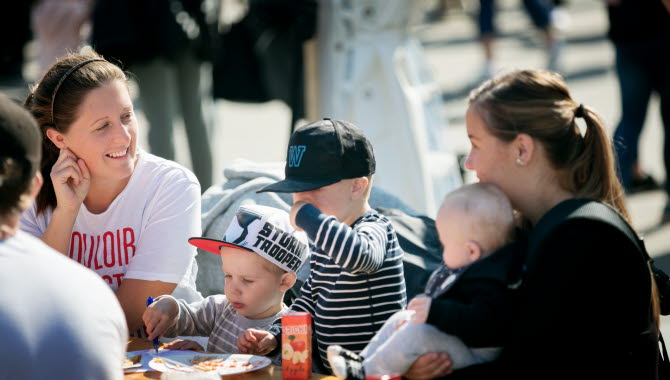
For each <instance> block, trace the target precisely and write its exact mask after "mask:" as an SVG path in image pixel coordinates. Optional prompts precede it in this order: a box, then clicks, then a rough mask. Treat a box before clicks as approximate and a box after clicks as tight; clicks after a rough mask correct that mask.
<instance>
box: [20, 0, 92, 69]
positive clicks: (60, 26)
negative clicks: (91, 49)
mask: <svg viewBox="0 0 670 380" xmlns="http://www.w3.org/2000/svg"><path fill="white" fill-rule="evenodd" d="M93 1H95V0H39V1H37V3H36V4H35V6H34V7H33V8H32V11H31V13H30V26H31V28H32V30H33V33H34V36H35V39H36V41H37V44H38V49H37V62H38V67H39V75H43V74H44V73H45V72H46V71H47V69H49V67H50V66H51V65H52V64H53V63H54V62H56V60H57V59H58V58H60V57H62V56H64V55H65V54H67V53H68V52H70V51H76V50H78V49H79V48H80V47H81V46H82V45H83V44H84V42H85V40H86V38H87V33H86V32H87V31H86V30H85V29H84V28H83V27H84V25H85V24H86V23H87V22H88V21H89V19H90V16H91V7H92V6H93Z"/></svg>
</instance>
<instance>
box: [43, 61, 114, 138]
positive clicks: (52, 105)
mask: <svg viewBox="0 0 670 380" xmlns="http://www.w3.org/2000/svg"><path fill="white" fill-rule="evenodd" d="M95 61H104V59H102V58H91V59H87V60H85V61H83V62H79V63H77V64H76V65H74V66H72V67H71V68H70V70H68V71H67V72H66V73H65V75H63V77H62V78H60V80H59V81H58V84H57V85H56V88H55V89H54V93H53V95H51V124H53V125H54V127H55V126H56V118H55V117H54V103H55V102H56V94H58V89H59V88H60V86H61V85H62V84H63V82H65V80H66V79H67V77H69V76H70V74H72V73H73V72H75V71H77V70H78V69H79V68H80V67H82V66H84V65H87V64H89V63H91V62H95Z"/></svg>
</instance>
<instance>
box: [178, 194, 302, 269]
mask: <svg viewBox="0 0 670 380" xmlns="http://www.w3.org/2000/svg"><path fill="white" fill-rule="evenodd" d="M188 242H189V243H191V244H192V245H194V246H196V247H198V248H200V249H203V250H205V251H209V252H212V253H214V254H217V255H219V254H221V253H220V251H219V248H221V247H233V248H241V249H246V250H248V251H252V252H256V253H258V254H259V255H261V256H262V257H263V258H265V259H266V260H269V261H270V262H272V263H273V264H275V265H277V266H278V267H280V268H282V269H284V270H286V271H288V272H294V273H295V272H297V271H298V269H300V267H301V266H302V265H303V264H304V263H305V261H307V259H308V258H309V243H308V240H307V235H306V234H305V233H304V232H302V231H297V230H296V229H295V228H294V227H293V226H292V225H291V222H290V220H289V215H288V213H287V212H286V211H283V210H280V209H277V208H274V207H268V206H260V205H245V206H240V208H239V209H238V210H237V214H236V215H235V217H234V218H233V220H232V221H231V222H230V225H228V229H227V230H226V234H225V235H224V236H223V239H221V240H216V239H210V238H205V237H192V238H190V239H188Z"/></svg>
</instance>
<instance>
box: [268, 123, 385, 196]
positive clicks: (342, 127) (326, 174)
mask: <svg viewBox="0 0 670 380" xmlns="http://www.w3.org/2000/svg"><path fill="white" fill-rule="evenodd" d="M375 168H376V163H375V155H374V152H373V150H372V144H370V141H368V139H367V138H366V137H365V135H363V132H361V130H360V129H358V128H357V127H356V126H355V125H353V124H351V123H349V122H347V121H341V120H331V119H323V120H319V121H316V122H314V123H311V124H307V125H304V126H302V127H299V128H297V129H296V130H295V131H294V132H293V134H292V135H291V138H290V140H289V143H288V152H287V154H286V166H285V167H284V173H285V175H286V176H285V178H286V179H284V180H283V181H279V182H276V183H273V184H272V185H269V186H266V187H264V188H263V189H261V190H259V191H258V192H259V193H262V192H275V193H299V192H302V191H309V190H314V189H318V188H320V187H324V186H328V185H332V184H333V183H336V182H339V181H341V180H343V179H349V178H357V177H365V176H369V175H372V174H374V172H375Z"/></svg>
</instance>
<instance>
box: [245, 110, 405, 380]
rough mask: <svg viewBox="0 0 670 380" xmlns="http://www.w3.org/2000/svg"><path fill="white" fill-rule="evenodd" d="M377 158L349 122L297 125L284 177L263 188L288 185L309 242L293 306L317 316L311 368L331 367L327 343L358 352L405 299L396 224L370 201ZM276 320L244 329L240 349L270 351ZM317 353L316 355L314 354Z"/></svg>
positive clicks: (296, 219) (294, 215)
mask: <svg viewBox="0 0 670 380" xmlns="http://www.w3.org/2000/svg"><path fill="white" fill-rule="evenodd" d="M374 172H375V158H374V154H373V151H372V146H371V145H370V142H369V141H368V140H367V139H366V138H365V136H363V134H362V133H361V131H360V130H359V129H358V128H356V127H355V126H354V125H352V124H350V123H347V122H343V121H337V120H330V119H324V120H321V121H317V122H315V123H312V124H309V125H306V126H303V127H300V128H298V129H296V130H295V132H294V133H293V135H292V136H291V139H290V141H289V149H288V155H287V162H286V167H285V173H286V179H285V180H283V181H280V182H277V183H274V184H272V185H270V186H268V187H266V188H264V189H263V190H262V191H274V192H293V193H294V195H293V207H292V208H291V222H292V224H293V225H294V226H296V227H297V228H300V229H303V230H304V231H305V232H307V236H308V237H309V240H310V243H311V244H312V256H311V258H310V265H311V267H310V277H309V278H308V279H307V281H306V282H305V284H304V285H303V287H302V288H301V290H300V293H301V295H300V296H299V297H298V298H297V299H296V300H295V302H294V303H293V305H292V306H291V310H292V311H303V312H308V313H310V314H311V315H312V318H313V320H314V324H313V326H314V338H315V339H316V343H317V344H316V345H315V347H317V348H318V349H317V350H315V351H314V353H315V355H314V357H313V359H314V360H313V363H315V364H314V366H315V367H316V369H315V370H316V371H323V370H330V369H329V368H322V367H321V366H320V364H324V365H325V366H327V361H326V348H327V347H328V346H329V345H333V344H338V345H340V346H342V347H346V348H347V349H348V350H351V351H354V352H360V351H361V350H362V349H363V348H364V347H365V345H366V344H367V343H368V342H369V341H370V339H372V337H373V336H374V335H375V333H376V332H377V330H379V328H380V327H381V326H382V325H383V324H384V322H385V321H386V319H388V317H389V316H391V315H392V314H393V313H395V312H396V311H398V310H400V309H402V308H403V307H404V306H405V302H406V295H405V280H404V277H403V263H402V255H403V252H402V249H401V248H400V246H399V245H398V240H397V237H396V234H395V230H394V229H393V226H392V225H391V223H390V222H389V220H388V219H386V218H385V217H384V216H382V215H380V214H379V213H377V212H376V211H375V210H373V209H371V208H370V206H369V205H368V198H369V196H370V188H371V186H372V183H371V181H372V174H373V173H374ZM280 341H281V319H278V320H277V321H275V323H274V325H273V326H272V328H270V330H269V331H262V330H259V329H249V330H247V331H246V332H245V333H244V334H243V335H241V336H240V339H239V342H238V344H239V349H240V352H242V353H256V354H261V355H263V354H265V355H267V354H270V355H272V354H274V352H275V351H278V348H279V346H280V345H279V344H278V342H280ZM317 353H318V355H317Z"/></svg>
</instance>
